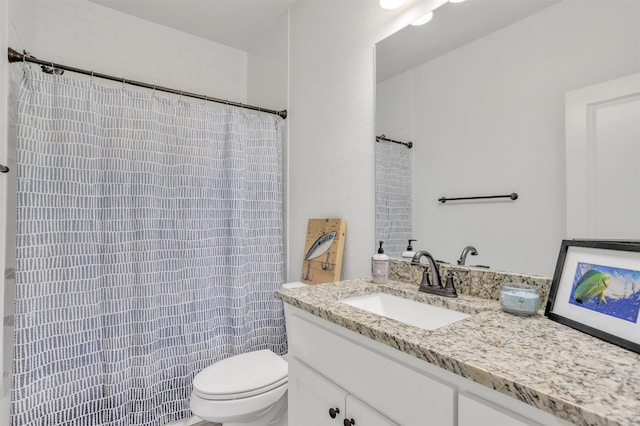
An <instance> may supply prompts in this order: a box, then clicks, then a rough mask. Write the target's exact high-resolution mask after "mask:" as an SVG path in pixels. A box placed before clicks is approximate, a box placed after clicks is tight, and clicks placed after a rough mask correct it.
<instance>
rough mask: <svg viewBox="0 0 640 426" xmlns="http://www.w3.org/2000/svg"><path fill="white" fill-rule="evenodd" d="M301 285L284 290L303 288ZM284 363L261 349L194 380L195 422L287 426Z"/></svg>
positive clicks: (286, 368)
mask: <svg viewBox="0 0 640 426" xmlns="http://www.w3.org/2000/svg"><path fill="white" fill-rule="evenodd" d="M306 286H307V284H305V283H302V282H291V283H285V284H283V285H282V288H285V289H294V288H299V287H306ZM288 373H289V366H288V364H287V361H285V360H284V359H283V358H281V357H279V356H278V355H276V354H274V353H273V352H271V351H270V350H267V349H264V350H260V351H255V352H248V353H245V354H241V355H236V356H232V357H230V358H227V359H223V360H222V361H219V362H216V363H215V364H213V365H211V366H209V367H207V368H205V369H204V370H202V371H201V372H200V373H198V375H197V376H196V377H195V379H193V392H191V399H190V401H189V405H190V407H191V411H192V412H193V414H194V415H195V421H199V420H200V419H202V420H207V421H210V422H216V423H222V425H223V426H287V413H288V410H287V382H288Z"/></svg>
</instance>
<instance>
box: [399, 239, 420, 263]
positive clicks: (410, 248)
mask: <svg viewBox="0 0 640 426" xmlns="http://www.w3.org/2000/svg"><path fill="white" fill-rule="evenodd" d="M415 241H418V240H409V245H408V246H407V251H405V252H404V253H402V257H403V258H405V259H412V258H413V256H415V254H416V252H415V251H413V246H412V245H411V243H412V242H415Z"/></svg>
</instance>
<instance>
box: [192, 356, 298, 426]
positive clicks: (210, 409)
mask: <svg viewBox="0 0 640 426" xmlns="http://www.w3.org/2000/svg"><path fill="white" fill-rule="evenodd" d="M287 381H288V364H287V362H286V361H285V360H284V359H283V358H282V357H280V356H278V355H276V354H274V353H273V352H271V351H270V350H267V349H264V350H259V351H255V352H248V353H244V354H241V355H236V356H232V357H230V358H226V359H224V360H222V361H219V362H216V363H215V364H213V365H211V366H209V367H207V368H205V369H204V370H202V371H201V372H200V373H198V375H197V376H196V377H195V379H194V380H193V392H192V393H191V400H190V406H191V411H192V412H193V414H194V415H195V416H197V417H199V418H200V419H203V420H207V421H210V422H215V423H222V425H223V426H240V425H242V426H286V425H287Z"/></svg>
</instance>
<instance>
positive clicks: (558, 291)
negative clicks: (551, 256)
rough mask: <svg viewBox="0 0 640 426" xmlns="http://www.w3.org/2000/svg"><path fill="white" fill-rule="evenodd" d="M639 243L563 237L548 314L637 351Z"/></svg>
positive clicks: (639, 347) (639, 341)
mask: <svg viewBox="0 0 640 426" xmlns="http://www.w3.org/2000/svg"><path fill="white" fill-rule="evenodd" d="M639 311H640V242H637V241H603V240H564V241H562V245H561V247H560V254H559V255H558V263H557V265H556V270H555V273H554V275H553V281H552V282H551V291H550V293H549V300H548V302H547V307H546V310H545V315H546V316H547V317H549V319H551V320H554V321H557V322H559V323H562V324H564V325H568V326H570V327H573V328H575V329H578V330H580V331H583V332H585V333H588V334H591V335H593V336H595V337H598V338H600V339H602V340H606V341H608V342H610V343H614V344H616V345H619V346H622V347H624V348H626V349H630V350H632V351H634V352H637V353H640V324H639V323H638V312H639Z"/></svg>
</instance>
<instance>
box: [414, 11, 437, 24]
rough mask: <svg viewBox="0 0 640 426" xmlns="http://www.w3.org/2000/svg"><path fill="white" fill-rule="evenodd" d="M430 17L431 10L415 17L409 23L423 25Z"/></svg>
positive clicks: (431, 16) (431, 15) (431, 14)
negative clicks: (420, 16)
mask: <svg viewBox="0 0 640 426" xmlns="http://www.w3.org/2000/svg"><path fill="white" fill-rule="evenodd" d="M431 18H433V12H429V13H427V14H426V15H424V16H423V17H422V18H420V19H416V20H415V21H413V22H412V23H411V25H424V24H426V23H427V22H429V21H430V20H431Z"/></svg>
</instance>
